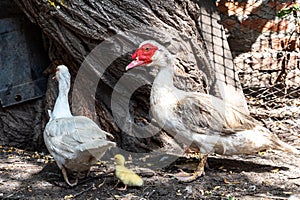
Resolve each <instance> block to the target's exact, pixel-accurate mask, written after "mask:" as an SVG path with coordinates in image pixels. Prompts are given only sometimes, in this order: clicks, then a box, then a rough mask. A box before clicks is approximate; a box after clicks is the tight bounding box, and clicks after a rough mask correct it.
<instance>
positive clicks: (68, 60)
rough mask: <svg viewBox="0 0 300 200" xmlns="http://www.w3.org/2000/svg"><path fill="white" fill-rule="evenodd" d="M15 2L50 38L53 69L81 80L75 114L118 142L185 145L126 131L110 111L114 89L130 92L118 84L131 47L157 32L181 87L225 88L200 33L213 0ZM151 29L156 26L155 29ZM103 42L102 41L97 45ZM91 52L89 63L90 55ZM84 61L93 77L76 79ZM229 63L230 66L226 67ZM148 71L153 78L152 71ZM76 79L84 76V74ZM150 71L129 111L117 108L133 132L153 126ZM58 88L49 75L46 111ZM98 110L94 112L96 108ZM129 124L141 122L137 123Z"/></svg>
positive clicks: (141, 146)
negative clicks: (63, 69) (59, 66)
mask: <svg viewBox="0 0 300 200" xmlns="http://www.w3.org/2000/svg"><path fill="white" fill-rule="evenodd" d="M15 2H16V3H17V4H18V5H19V7H20V8H21V9H22V10H23V11H24V12H25V14H26V15H27V16H28V18H29V19H30V20H31V21H32V22H33V23H36V24H38V25H39V26H40V27H41V29H42V31H43V32H44V34H45V35H46V37H47V38H48V39H49V57H50V59H51V61H52V62H53V67H52V68H51V69H50V70H49V72H50V73H52V72H53V69H54V66H56V65H57V64H65V65H67V66H69V68H70V71H71V74H72V77H73V82H74V81H75V85H76V84H77V85H76V87H74V89H73V92H72V93H71V94H70V99H72V105H73V106H72V111H73V113H74V114H83V115H86V116H89V117H91V118H93V119H94V121H97V122H99V123H100V125H101V127H102V128H103V129H105V130H106V131H108V132H110V133H112V134H113V135H114V136H115V140H116V141H117V142H118V145H119V146H120V147H122V148H123V149H125V150H130V151H139V152H146V151H150V150H152V149H155V148H159V147H165V148H168V149H171V148H173V149H176V148H180V147H179V146H177V144H176V143H171V142H170V141H171V136H169V135H167V134H166V133H164V132H163V131H161V132H160V133H161V134H156V135H154V136H152V137H149V138H139V137H133V136H130V135H128V134H126V133H125V132H124V131H122V130H121V128H120V125H119V124H117V123H116V119H114V116H113V115H112V108H111V101H112V100H111V97H112V93H113V92H115V93H117V94H118V95H117V96H119V97H123V96H126V95H128V94H127V93H126V91H127V89H128V88H126V85H123V87H119V85H120V84H119V85H118V87H116V85H117V84H118V81H119V80H120V78H122V77H124V68H125V66H126V65H127V64H128V63H129V61H130V54H131V53H132V52H133V49H134V48H136V47H137V45H138V44H139V43H140V42H141V41H143V40H144V39H147V38H155V39H156V40H158V41H159V42H161V43H162V44H164V45H165V46H167V47H168V49H169V50H170V51H171V52H172V53H173V54H174V56H175V57H176V66H177V73H176V77H175V84H176V86H177V87H178V88H182V89H185V90H194V91H199V92H209V93H211V94H213V95H216V96H219V97H222V92H220V90H222V88H220V85H218V84H217V81H218V80H217V78H216V68H215V66H214V65H213V62H211V60H212V59H210V58H209V53H208V50H209V49H213V47H210V46H208V45H207V44H206V43H205V42H204V39H207V37H208V36H207V35H206V36H205V34H204V33H203V32H202V28H203V21H202V22H201V19H202V20H203V13H208V14H210V15H208V17H209V16H210V17H212V16H213V14H212V13H215V10H214V4H213V2H212V1H209V0H208V1H193V0H176V1H162V0H152V1H148V0H121V1H120V0H101V1H92V0H82V1H69V0H65V1H58V0H57V1H54V0H51V1H50V0H16V1H15ZM201 14H202V16H201ZM215 22H217V20H215ZM209 23H211V22H208V24H209ZM154 27H155V28H157V29H156V30H153V28H154ZM219 31H220V30H219ZM115 35H117V36H115ZM203 35H204V36H203ZM221 35H222V34H221ZM105 40H106V43H105V44H106V45H104V47H99V46H97V45H99V44H100V43H101V42H103V41H105ZM223 40H224V38H223ZM95 47H97V48H98V50H96V51H95V50H94V53H92V54H91V51H92V50H93V49H94V48H95ZM97 48H96V49H97ZM99 53H103V54H104V55H100V54H99ZM221 54H222V53H221ZM223 54H224V52H223ZM227 54H228V52H227ZM97 55H98V56H97ZM118 55H121V56H118ZM86 57H87V58H88V59H87V60H88V61H85V58H86ZM113 57H118V58H117V59H115V60H111V61H113V62H112V63H111V64H108V65H109V67H108V68H107V69H106V71H105V73H103V74H102V75H101V76H100V75H99V73H97V72H98V71H99V70H100V71H101V70H103V69H104V67H102V64H103V66H105V65H107V63H109V60H105V59H109V58H113ZM223 64H225V63H223ZM80 66H87V67H86V68H85V69H87V71H85V72H83V73H86V74H88V78H85V79H82V80H79V82H78V83H76V81H77V78H76V79H75V76H76V74H77V75H78V74H79V73H78V72H80ZM232 68H233V66H230V67H229V69H232ZM78 70H79V71H78ZM145 70H146V69H140V70H139V74H145ZM151 74H152V76H151V77H152V78H153V74H155V70H154V71H153V72H152V73H151ZM235 76H236V74H234V71H233V74H232V75H227V78H226V75H225V80H223V81H224V82H226V83H227V84H229V85H230V84H231V85H232V86H234V87H235V88H236V91H237V93H239V94H240V93H241V91H240V88H239V87H240V86H239V83H238V81H237V78H236V77H235ZM78 77H79V79H80V75H78ZM85 77H86V76H85ZM128 77H129V78H132V79H134V78H136V77H137V76H136V75H130V74H129V75H128ZM151 77H150V78H145V77H144V76H140V79H141V80H140V81H141V82H144V83H146V85H144V86H142V87H140V88H139V89H138V90H136V91H135V92H134V93H133V95H132V97H131V100H130V104H129V113H126V112H127V110H126V109H124V108H123V109H124V110H125V111H124V110H122V107H120V108H118V109H119V110H118V109H117V112H120V113H124V115H125V116H123V114H122V116H121V117H123V119H120V120H123V121H125V124H123V125H124V126H125V127H126V129H127V130H130V131H131V132H132V134H133V135H138V134H139V133H138V132H139V130H138V127H143V126H145V125H149V122H150V121H151V116H150V115H149V94H150V89H151V81H152V78H151ZM227 79H228V80H227ZM93 80H99V82H98V83H97V86H98V87H97V88H96V93H95V92H94V91H93V90H94V85H95V82H93ZM127 80H128V81H129V80H130V79H127ZM80 81H81V82H80ZM82 81H84V82H82ZM56 90H57V89H56V83H55V82H53V81H52V80H51V79H50V78H49V83H48V91H47V95H46V106H45V111H46V110H47V109H48V108H50V109H51V108H52V107H53V102H54V99H55V97H56V93H57V91H56ZM83 91H85V92H83ZM89 94H91V96H92V99H93V98H95V103H92V105H91V104H90V102H91V101H90V99H91V97H90V96H88V95H89ZM75 101H76V102H75ZM123 101H124V100H123V99H122V98H120V99H119V101H118V102H115V103H117V104H120V105H126V103H124V102H123ZM238 104H239V105H240V104H242V103H240V102H239V103H238ZM94 108H95V110H96V112H94V111H93V110H94ZM45 113H46V112H45ZM132 122H135V123H134V124H136V125H137V126H133V125H132V124H133V123H132ZM152 129H155V125H150V128H149V129H147V130H148V131H150V132H151V130H152Z"/></svg>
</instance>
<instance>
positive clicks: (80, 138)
mask: <svg viewBox="0 0 300 200" xmlns="http://www.w3.org/2000/svg"><path fill="white" fill-rule="evenodd" d="M55 79H56V80H57V81H58V87H59V94H58V97H57V99H56V102H55V105H54V109H53V112H50V111H49V115H50V120H49V122H48V123H47V125H46V127H45V130H44V141H45V144H46V146H47V149H48V150H49V152H50V154H51V155H52V156H53V158H54V159H55V161H56V163H57V165H58V167H59V168H60V169H61V170H62V174H63V177H64V180H65V181H66V183H67V184H68V185H70V186H75V185H77V183H78V174H77V177H76V180H75V181H74V182H73V183H70V181H69V179H68V175H67V169H68V170H70V171H72V172H77V173H80V172H87V174H88V173H89V171H90V167H91V166H92V165H93V164H95V163H96V162H97V161H98V160H99V159H100V158H101V157H102V156H103V155H104V153H105V152H106V151H107V150H108V149H109V148H111V147H114V146H116V144H115V142H112V141H109V140H108V139H107V136H111V137H113V136H112V135H111V134H109V133H107V132H105V131H103V130H101V129H100V128H99V127H98V126H97V124H96V123H95V122H94V121H92V120H91V119H89V118H87V117H85V116H73V115H72V114H71V111H70V106H69V101H68V93H69V90H70V73H69V70H68V68H67V67H66V66H64V65H60V66H58V67H57V68H56V75H55Z"/></svg>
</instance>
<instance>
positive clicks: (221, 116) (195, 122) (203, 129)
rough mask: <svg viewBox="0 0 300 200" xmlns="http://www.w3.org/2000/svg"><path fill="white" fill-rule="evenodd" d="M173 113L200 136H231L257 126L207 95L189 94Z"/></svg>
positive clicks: (219, 100)
mask: <svg viewBox="0 0 300 200" xmlns="http://www.w3.org/2000/svg"><path fill="white" fill-rule="evenodd" d="M174 112H175V114H176V115H177V116H178V118H179V119H180V120H181V121H182V123H183V124H184V126H185V127H186V128H188V129H190V130H192V131H194V132H196V133H200V134H204V133H205V134H210V133H211V134H216V133H220V134H231V133H234V132H236V131H240V130H248V129H251V128H253V127H255V126H256V125H258V124H257V123H258V122H257V121H256V120H255V119H253V118H252V117H250V116H249V115H247V114H244V113H242V112H240V111H238V110H237V109H235V108H234V107H233V106H232V105H231V104H229V103H226V102H225V101H223V100H221V99H219V98H216V97H214V96H211V95H207V94H199V93H190V94H189V95H187V96H186V97H184V98H182V99H181V100H179V101H178V103H177V106H176V107H175V109H174Z"/></svg>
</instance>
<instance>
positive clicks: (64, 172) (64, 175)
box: [61, 166, 78, 187]
mask: <svg viewBox="0 0 300 200" xmlns="http://www.w3.org/2000/svg"><path fill="white" fill-rule="evenodd" d="M61 172H62V174H63V177H64V180H65V182H66V183H67V184H68V185H69V186H71V187H74V186H75V185H77V184H78V178H76V180H75V181H74V183H70V181H69V178H68V174H67V170H66V168H65V167H64V166H62V168H61Z"/></svg>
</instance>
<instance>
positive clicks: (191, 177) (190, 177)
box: [174, 155, 207, 182]
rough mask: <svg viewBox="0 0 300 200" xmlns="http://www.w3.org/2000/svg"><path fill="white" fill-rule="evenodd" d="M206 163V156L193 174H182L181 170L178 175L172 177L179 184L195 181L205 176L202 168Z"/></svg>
mask: <svg viewBox="0 0 300 200" xmlns="http://www.w3.org/2000/svg"><path fill="white" fill-rule="evenodd" d="M206 161H207V155H205V156H203V158H202V159H201V161H200V163H199V164H198V166H197V169H196V170H195V171H194V173H192V174H191V173H187V172H184V171H183V170H180V172H179V173H177V174H175V175H174V176H175V178H176V179H177V180H179V181H181V182H191V181H194V180H196V179H197V178H198V177H200V176H202V175H205V172H204V167H205V165H206Z"/></svg>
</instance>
